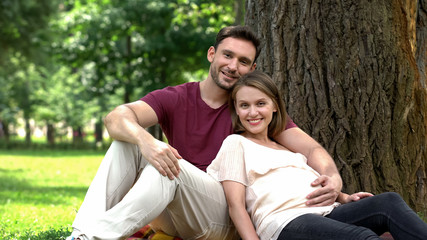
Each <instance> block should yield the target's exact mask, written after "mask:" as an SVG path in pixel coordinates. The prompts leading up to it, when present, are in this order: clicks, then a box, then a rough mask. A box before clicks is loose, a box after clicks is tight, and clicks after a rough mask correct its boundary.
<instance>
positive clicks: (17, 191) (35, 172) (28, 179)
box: [0, 150, 104, 240]
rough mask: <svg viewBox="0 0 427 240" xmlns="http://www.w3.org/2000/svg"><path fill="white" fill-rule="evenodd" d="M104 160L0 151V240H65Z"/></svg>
mask: <svg viewBox="0 0 427 240" xmlns="http://www.w3.org/2000/svg"><path fill="white" fill-rule="evenodd" d="M103 156H104V152H95V151H88V150H86V151H71V150H70V151H49V150H46V151H29V150H7V151H6V150H5V151H0V216H1V219H0V239H19V240H20V239H26V240H27V239H32V240H34V239H55V240H57V239H64V238H65V237H66V236H68V234H69V233H70V231H71V224H72V222H73V220H74V217H75V214H76V211H77V209H78V208H79V207H80V205H81V203H82V201H83V198H84V196H85V194H86V191H87V188H88V186H89V184H90V182H91V181H92V179H93V177H94V175H95V173H96V170H97V169H98V166H99V164H100V162H101V160H102V158H103Z"/></svg>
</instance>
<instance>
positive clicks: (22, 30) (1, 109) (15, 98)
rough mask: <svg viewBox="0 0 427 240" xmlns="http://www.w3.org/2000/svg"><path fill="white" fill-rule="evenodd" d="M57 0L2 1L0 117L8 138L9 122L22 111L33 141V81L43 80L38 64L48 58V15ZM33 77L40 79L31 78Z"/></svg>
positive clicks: (0, 15)
mask: <svg viewBox="0 0 427 240" xmlns="http://www.w3.org/2000/svg"><path fill="white" fill-rule="evenodd" d="M56 2H57V1H56V0H54V1H50V0H2V1H1V2H0V36H1V38H0V79H1V80H0V82H1V84H2V85H1V86H2V87H1V88H0V119H2V122H3V128H4V130H5V136H6V140H8V139H9V124H10V123H12V124H15V123H16V122H17V121H16V119H17V113H19V112H20V111H22V112H23V117H24V118H25V122H26V124H25V125H26V127H25V128H26V131H27V134H26V141H27V143H29V142H30V129H29V119H30V117H31V114H32V112H33V110H32V109H33V107H34V105H33V104H34V102H33V99H31V98H32V96H31V91H32V88H33V87H34V86H33V85H34V84H33V83H35V82H38V81H39V80H40V74H39V73H38V71H39V68H38V66H39V65H43V64H44V63H45V60H46V58H47V54H46V51H44V50H45V49H43V47H44V46H45V45H44V44H45V43H46V42H48V39H49V36H50V34H49V33H48V31H47V24H48V21H49V18H50V17H51V16H52V15H54V13H55V12H56V9H57V4H56ZM32 77H35V78H38V79H35V80H34V79H31V78H32Z"/></svg>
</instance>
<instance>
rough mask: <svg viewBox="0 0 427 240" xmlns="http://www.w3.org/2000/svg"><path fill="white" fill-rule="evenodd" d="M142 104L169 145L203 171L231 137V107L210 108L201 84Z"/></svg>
mask: <svg viewBox="0 0 427 240" xmlns="http://www.w3.org/2000/svg"><path fill="white" fill-rule="evenodd" d="M140 100H142V101H144V102H146V103H147V104H148V105H150V106H151V108H153V110H154V112H155V113H156V115H157V118H158V120H159V124H160V126H161V128H162V130H163V132H164V133H165V135H166V137H167V139H168V141H169V144H170V145H171V146H173V147H174V148H176V149H177V150H178V152H179V154H180V155H181V156H182V157H183V158H184V159H185V160H187V161H189V162H190V163H192V164H193V165H195V166H196V167H198V168H199V169H201V170H203V171H206V168H207V166H209V164H210V163H211V162H212V160H213V159H214V158H215V156H216V154H217V153H218V151H219V149H220V147H221V145H222V142H223V140H224V139H225V138H226V137H227V136H228V135H230V134H231V133H232V124H231V115H230V111H229V109H228V104H224V105H222V106H221V107H219V108H217V109H213V108H211V107H209V106H208V105H207V104H206V103H205V102H204V101H203V100H202V98H201V96H200V87H199V82H189V83H184V84H181V85H178V86H174V87H166V88H164V89H160V90H156V91H153V92H151V93H149V94H147V95H146V96H145V97H143V98H141V99H140ZM292 127H296V125H295V123H293V121H292V120H291V119H289V121H288V124H287V126H286V128H292Z"/></svg>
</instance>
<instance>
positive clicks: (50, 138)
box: [46, 122, 55, 147]
mask: <svg viewBox="0 0 427 240" xmlns="http://www.w3.org/2000/svg"><path fill="white" fill-rule="evenodd" d="M46 125H47V131H46V138H47V143H48V145H49V146H50V147H53V146H55V127H54V126H53V124H52V123H49V122H47V124H46Z"/></svg>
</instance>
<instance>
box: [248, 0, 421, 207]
mask: <svg viewBox="0 0 427 240" xmlns="http://www.w3.org/2000/svg"><path fill="white" fill-rule="evenodd" d="M421 2H422V1H419V2H418V3H414V1H412V0H390V1H379V0H360V1H350V0H341V1H337V0H324V1H320V0H317V1H316V0H304V1H301V0H259V1H253V0H248V1H247V2H246V16H245V22H246V24H247V25H249V26H251V27H253V29H254V30H256V32H258V34H259V35H260V37H261V38H262V40H263V49H262V52H261V55H260V58H259V60H258V63H257V64H258V65H257V66H258V69H262V70H264V71H266V72H267V73H269V74H271V75H272V76H273V78H274V79H275V81H276V82H277V84H278V85H279V86H280V87H281V88H282V89H283V92H284V99H285V100H286V102H287V110H288V112H289V115H290V116H291V117H292V119H293V120H294V121H295V122H296V123H297V124H298V126H299V127H300V128H302V129H303V130H304V131H306V132H307V133H308V134H310V135H311V136H313V137H314V138H315V139H316V140H317V141H319V142H320V143H321V144H322V145H323V146H324V147H325V148H326V150H328V151H329V153H330V154H331V156H332V157H333V158H334V159H335V162H336V164H337V166H338V168H339V170H340V173H341V175H342V177H343V181H344V189H343V190H344V191H345V192H349V193H352V192H355V191H362V190H363V191H370V192H373V193H379V192H384V191H396V192H398V193H400V194H401V195H402V196H403V197H404V199H405V200H406V201H407V202H408V203H409V204H410V205H411V207H413V208H414V209H416V210H417V211H421V210H424V211H425V210H426V209H427V206H426V203H427V192H426V190H427V185H426V184H427V182H426V180H427V179H426V172H427V164H426V159H427V148H426V147H427V139H426V132H427V130H426V129H427V116H426V114H427V105H426V103H427V102H426V100H427V97H426V95H427V92H426V87H425V63H426V50H425V48H426V45H425V43H426V39H425V37H426V15H425V13H426V11H425V6H426V5H425V0H424V8H422V7H421V5H422V4H421ZM417 9H418V11H417ZM417 13H418V15H417ZM415 24H416V26H415ZM415 31H416V32H415ZM419 44H423V46H420V45H419ZM422 73H424V79H423V78H422V76H421V75H422Z"/></svg>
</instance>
